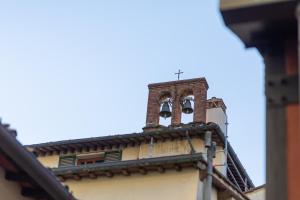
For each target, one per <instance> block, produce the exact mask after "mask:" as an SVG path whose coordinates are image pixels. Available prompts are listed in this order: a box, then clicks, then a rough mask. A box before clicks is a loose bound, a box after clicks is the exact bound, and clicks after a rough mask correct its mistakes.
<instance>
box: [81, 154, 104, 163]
mask: <svg viewBox="0 0 300 200" xmlns="http://www.w3.org/2000/svg"><path fill="white" fill-rule="evenodd" d="M104 160H105V153H104V152H100V153H90V154H80V155H77V165H87V164H96V163H102V162H104Z"/></svg>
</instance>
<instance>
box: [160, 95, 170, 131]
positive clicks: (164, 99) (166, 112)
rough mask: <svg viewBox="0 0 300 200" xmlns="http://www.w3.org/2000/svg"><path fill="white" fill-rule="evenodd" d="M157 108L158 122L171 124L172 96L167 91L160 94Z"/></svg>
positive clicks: (165, 124)
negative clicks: (158, 107)
mask: <svg viewBox="0 0 300 200" xmlns="http://www.w3.org/2000/svg"><path fill="white" fill-rule="evenodd" d="M159 102H160V109H159V124H160V125H163V126H169V125H170V124H171V116H172V98H171V95H170V94H169V93H166V94H164V95H162V96H161V98H160V100H159Z"/></svg>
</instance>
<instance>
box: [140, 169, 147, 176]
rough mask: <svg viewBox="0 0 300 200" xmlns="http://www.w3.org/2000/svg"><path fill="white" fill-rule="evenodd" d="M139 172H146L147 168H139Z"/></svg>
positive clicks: (144, 173)
mask: <svg viewBox="0 0 300 200" xmlns="http://www.w3.org/2000/svg"><path fill="white" fill-rule="evenodd" d="M139 172H140V173H141V174H143V175H146V174H147V170H146V169H145V168H139Z"/></svg>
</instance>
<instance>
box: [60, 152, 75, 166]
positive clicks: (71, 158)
mask: <svg viewBox="0 0 300 200" xmlns="http://www.w3.org/2000/svg"><path fill="white" fill-rule="evenodd" d="M75 160H76V156H75V155H68V156H60V157H59V162H58V166H59V167H68V166H74V165H75Z"/></svg>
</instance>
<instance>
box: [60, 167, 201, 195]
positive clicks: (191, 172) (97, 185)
mask: <svg viewBox="0 0 300 200" xmlns="http://www.w3.org/2000/svg"><path fill="white" fill-rule="evenodd" d="M198 181H199V172H198V170H196V169H184V170H183V171H181V172H177V171H166V173H164V174H160V173H149V174H147V175H140V174H132V175H131V176H128V177H125V176H114V177H113V178H107V177H100V178H98V179H82V180H80V181H75V180H67V181H66V182H65V183H66V184H67V185H68V186H69V187H70V190H71V191H73V194H74V195H75V197H76V198H78V199H79V200H98V199H105V200H141V199H143V200H153V199H164V200H183V199H184V200H196V196H197V188H198Z"/></svg>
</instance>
